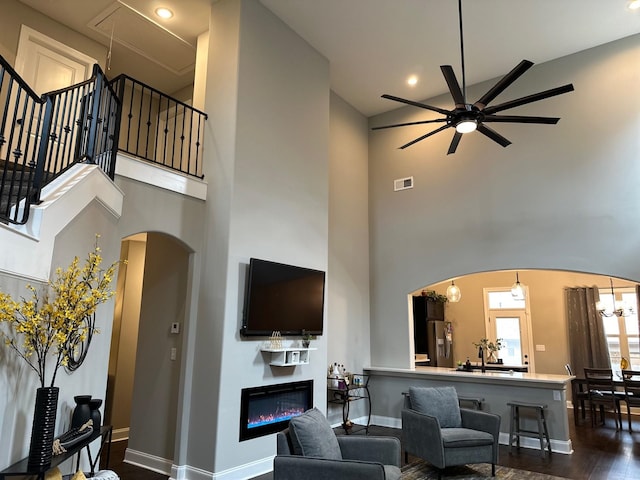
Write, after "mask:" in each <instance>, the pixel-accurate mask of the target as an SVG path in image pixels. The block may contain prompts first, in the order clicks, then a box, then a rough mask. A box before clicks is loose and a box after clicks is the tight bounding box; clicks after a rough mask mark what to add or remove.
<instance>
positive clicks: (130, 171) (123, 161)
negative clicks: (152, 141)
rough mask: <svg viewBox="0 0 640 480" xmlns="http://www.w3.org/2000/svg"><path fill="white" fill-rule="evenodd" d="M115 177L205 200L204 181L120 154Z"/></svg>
mask: <svg viewBox="0 0 640 480" xmlns="http://www.w3.org/2000/svg"><path fill="white" fill-rule="evenodd" d="M116 175H119V176H121V177H126V178H130V179H132V180H136V181H138V182H143V183H147V184H149V185H153V186H155V187H160V188H164V189H165V190H169V191H172V192H176V193H181V194H183V195H186V196H189V197H193V198H197V199H199V200H206V199H207V183H206V182H205V181H204V180H200V179H198V178H195V177H192V176H190V175H186V174H183V173H180V172H177V171H175V170H171V169H170V168H166V167H163V166H162V165H160V164H157V163H151V162H146V161H144V160H140V159H137V158H134V157H131V156H129V155H125V154H123V153H121V152H119V153H118V157H117V160H116Z"/></svg>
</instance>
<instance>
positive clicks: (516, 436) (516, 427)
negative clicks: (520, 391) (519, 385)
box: [507, 402, 551, 457]
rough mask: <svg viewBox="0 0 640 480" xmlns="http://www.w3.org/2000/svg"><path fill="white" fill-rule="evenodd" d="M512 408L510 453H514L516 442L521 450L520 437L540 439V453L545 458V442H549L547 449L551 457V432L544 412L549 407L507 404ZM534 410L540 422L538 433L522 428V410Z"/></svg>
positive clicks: (520, 403)
mask: <svg viewBox="0 0 640 480" xmlns="http://www.w3.org/2000/svg"><path fill="white" fill-rule="evenodd" d="M507 405H509V406H510V407H511V422H510V424H509V447H510V452H509V453H511V452H512V451H513V443H514V441H515V442H516V448H517V449H518V450H520V437H531V438H538V439H539V440H540V451H541V452H542V456H543V457H544V456H545V452H544V449H545V446H544V442H545V440H546V442H547V449H548V450H549V455H551V441H550V440H549V430H547V420H546V419H545V417H544V411H545V410H546V409H547V406H546V405H544V404H541V403H526V402H509V403H507ZM521 408H522V409H530V410H533V411H534V413H535V416H536V420H537V422H538V431H534V430H523V429H521V428H520V409H521Z"/></svg>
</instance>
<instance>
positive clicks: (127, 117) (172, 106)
mask: <svg viewBox="0 0 640 480" xmlns="http://www.w3.org/2000/svg"><path fill="white" fill-rule="evenodd" d="M111 85H113V87H114V90H115V91H116V92H117V94H118V98H120V100H121V102H122V121H121V127H120V139H119V145H118V146H119V150H120V151H121V152H125V153H128V154H131V155H134V156H136V157H139V158H142V159H144V160H146V161H149V162H152V163H154V164H156V165H161V166H163V167H166V168H170V169H172V170H177V171H179V172H182V173H185V174H187V175H190V176H194V177H197V178H203V177H204V175H203V173H202V139H203V135H204V125H205V121H206V120H207V114H206V113H204V112H201V111H200V110H198V109H196V108H193V107H192V106H191V105H187V104H186V103H184V102H181V101H179V100H176V99H175V98H172V97H170V96H168V95H166V94H164V93H162V92H161V91H159V90H156V89H155V88H153V87H150V86H149V85H145V84H144V83H142V82H139V81H138V80H135V79H133V78H131V77H129V76H127V75H124V74H122V75H118V76H117V77H116V78H114V79H113V80H112V81H111Z"/></svg>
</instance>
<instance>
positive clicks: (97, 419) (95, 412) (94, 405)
mask: <svg viewBox="0 0 640 480" xmlns="http://www.w3.org/2000/svg"><path fill="white" fill-rule="evenodd" d="M101 405H102V399H101V398H92V399H91V400H90V401H89V408H90V409H91V420H93V430H94V431H96V432H97V431H99V430H100V426H101V425H102V415H101V414H100V410H99V409H100V406H101Z"/></svg>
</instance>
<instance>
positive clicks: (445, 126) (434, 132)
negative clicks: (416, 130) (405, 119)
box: [400, 124, 452, 150]
mask: <svg viewBox="0 0 640 480" xmlns="http://www.w3.org/2000/svg"><path fill="white" fill-rule="evenodd" d="M451 126H452V125H451V124H447V125H443V126H441V127H440V128H436V129H435V130H433V131H431V132H429V133H427V134H425V135H422V136H421V137H418V138H416V139H415V140H411V141H410V142H409V143H405V144H404V145H402V146H401V147H400V149H401V150H403V149H405V148H407V147H410V146H411V145H413V144H414V143H418V142H419V141H421V140H424V139H425V138H427V137H430V136H431V135H435V134H436V133H438V132H441V131H442V130H445V129H447V128H449V127H451Z"/></svg>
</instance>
